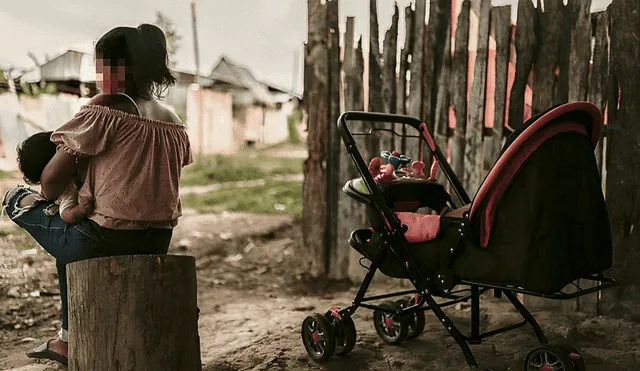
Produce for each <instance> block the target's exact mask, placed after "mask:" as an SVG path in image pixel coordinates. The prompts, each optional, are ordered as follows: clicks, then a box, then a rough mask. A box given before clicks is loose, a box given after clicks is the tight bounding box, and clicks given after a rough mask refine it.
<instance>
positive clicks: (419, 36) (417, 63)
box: [404, 0, 427, 160]
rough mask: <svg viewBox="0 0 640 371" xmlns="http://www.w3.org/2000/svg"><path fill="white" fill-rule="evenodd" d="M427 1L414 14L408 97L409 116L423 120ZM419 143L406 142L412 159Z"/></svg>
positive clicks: (418, 1) (416, 156)
mask: <svg viewBox="0 0 640 371" xmlns="http://www.w3.org/2000/svg"><path fill="white" fill-rule="evenodd" d="M426 7H427V0H416V7H415V11H414V13H413V24H412V26H413V32H412V41H413V45H412V46H411V64H410V66H409V72H410V80H409V96H408V97H407V115H409V116H412V117H416V118H422V117H423V116H422V112H421V109H422V94H423V88H422V74H423V63H422V61H423V60H424V28H425V23H424V22H425V16H426ZM412 131H413V132H415V130H413V129H411V128H407V132H408V133H410V134H413V132H412ZM417 145H418V142H417V141H416V140H408V141H407V142H406V148H405V151H404V152H405V153H406V154H407V155H408V156H409V157H411V158H412V159H415V160H418V148H417Z"/></svg>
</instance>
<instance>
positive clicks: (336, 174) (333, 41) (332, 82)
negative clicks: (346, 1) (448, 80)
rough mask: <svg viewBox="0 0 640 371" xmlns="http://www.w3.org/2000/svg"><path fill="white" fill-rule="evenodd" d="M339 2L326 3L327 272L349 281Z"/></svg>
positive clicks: (337, 278) (332, 276)
mask: <svg viewBox="0 0 640 371" xmlns="http://www.w3.org/2000/svg"><path fill="white" fill-rule="evenodd" d="M338 5H339V4H338V0H327V27H328V31H329V32H328V33H327V40H328V42H329V45H328V50H329V53H328V57H329V62H328V66H329V76H328V77H329V97H328V102H329V109H328V114H329V116H328V118H327V124H328V125H327V127H326V130H327V133H328V135H329V143H328V144H329V148H328V150H327V171H326V178H327V245H326V249H327V252H328V259H327V269H328V273H329V278H331V279H334V280H342V279H346V278H347V275H348V272H349V244H348V242H347V239H348V238H349V236H348V235H347V236H339V235H338V213H339V211H338V197H339V194H340V193H341V192H340V190H341V189H342V186H341V184H340V182H341V179H340V152H342V151H344V147H343V146H342V145H341V143H342V142H341V140H340V134H339V133H338V127H337V123H338V118H339V117H340V94H341V92H342V89H341V86H340V85H341V83H340V82H341V81H340V80H341V64H340V29H339V16H338V13H339V6H338Z"/></svg>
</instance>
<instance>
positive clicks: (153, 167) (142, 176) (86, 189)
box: [51, 105, 193, 230]
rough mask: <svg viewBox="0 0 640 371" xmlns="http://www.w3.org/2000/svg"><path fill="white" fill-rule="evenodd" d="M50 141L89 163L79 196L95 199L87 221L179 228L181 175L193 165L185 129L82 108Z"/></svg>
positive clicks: (101, 109) (99, 108) (114, 225)
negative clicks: (185, 168) (92, 211)
mask: <svg viewBox="0 0 640 371" xmlns="http://www.w3.org/2000/svg"><path fill="white" fill-rule="evenodd" d="M51 140H52V141H53V142H54V143H55V144H57V145H58V149H59V150H62V151H65V152H66V153H69V154H72V155H74V156H78V157H89V158H90V159H89V161H88V167H87V170H86V176H85V179H84V184H83V185H82V187H81V188H80V190H79V192H78V197H79V198H83V197H85V198H93V199H94V200H95V212H94V213H93V214H92V215H90V216H89V219H91V220H93V221H95V222H96V223H97V224H99V225H100V226H102V227H105V228H110V229H121V230H122V229H128V230H131V229H147V228H173V227H175V226H176V225H177V221H178V218H179V217H180V216H181V215H182V206H181V204H180V197H179V181H180V174H181V171H182V168H183V167H184V166H187V165H189V164H190V163H191V162H193V157H192V153H191V146H190V144H189V138H188V136H187V132H186V128H185V126H184V125H182V124H175V123H168V122H164V121H158V120H153V119H149V118H146V117H141V116H136V115H133V114H130V113H126V112H123V111H119V110H114V109H111V108H108V107H104V106H97V105H85V106H83V107H82V108H81V109H80V111H79V112H78V113H77V114H76V115H75V116H74V117H73V118H72V119H71V120H70V121H68V122H67V123H65V124H64V125H62V126H61V127H60V128H59V129H58V130H56V131H55V132H54V133H53V134H52V136H51Z"/></svg>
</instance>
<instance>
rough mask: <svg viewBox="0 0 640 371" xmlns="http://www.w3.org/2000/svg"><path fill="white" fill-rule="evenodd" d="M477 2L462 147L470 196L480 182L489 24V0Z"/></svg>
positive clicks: (467, 189) (464, 180) (465, 185)
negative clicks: (474, 48) (475, 42)
mask: <svg viewBox="0 0 640 371" xmlns="http://www.w3.org/2000/svg"><path fill="white" fill-rule="evenodd" d="M478 1H480V14H479V27H478V52H477V56H476V64H475V68H474V71H473V84H472V85H471V95H470V97H469V124H468V127H467V133H466V138H465V140H466V144H465V148H464V161H465V171H464V176H463V184H464V187H465V190H466V191H467V194H469V196H470V197H471V198H473V195H475V193H476V192H477V191H478V188H480V183H481V182H482V139H483V135H484V105H485V97H486V90H487V58H488V56H489V54H488V52H489V24H490V22H491V1H490V0H478Z"/></svg>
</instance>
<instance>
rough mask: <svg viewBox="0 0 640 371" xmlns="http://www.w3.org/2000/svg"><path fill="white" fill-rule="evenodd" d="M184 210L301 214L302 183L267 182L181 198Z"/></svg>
mask: <svg viewBox="0 0 640 371" xmlns="http://www.w3.org/2000/svg"><path fill="white" fill-rule="evenodd" d="M181 199H182V204H183V206H184V207H188V208H193V209H195V210H197V211H198V212H202V213H220V212H223V211H235V212H248V213H259V214H294V215H301V214H302V183H301V182H296V181H266V182H265V184H264V185H259V186H254V187H237V186H233V185H226V186H224V185H223V187H222V188H220V189H218V190H216V191H211V192H208V193H204V194H195V193H192V194H187V195H184V196H182V197H181Z"/></svg>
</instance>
